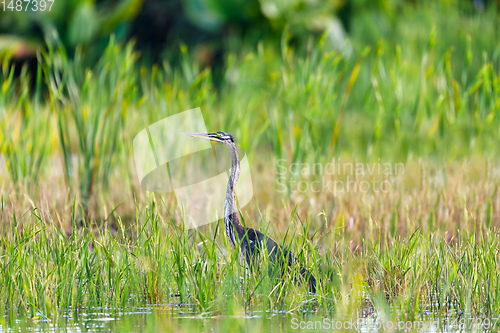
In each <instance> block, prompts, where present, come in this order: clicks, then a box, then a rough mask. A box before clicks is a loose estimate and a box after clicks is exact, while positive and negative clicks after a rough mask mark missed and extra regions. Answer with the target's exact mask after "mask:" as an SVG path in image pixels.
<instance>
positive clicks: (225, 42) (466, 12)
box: [0, 0, 500, 202]
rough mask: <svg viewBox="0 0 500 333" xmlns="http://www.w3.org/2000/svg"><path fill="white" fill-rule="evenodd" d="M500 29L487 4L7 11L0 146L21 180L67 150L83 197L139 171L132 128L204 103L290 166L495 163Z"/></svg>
mask: <svg viewBox="0 0 500 333" xmlns="http://www.w3.org/2000/svg"><path fill="white" fill-rule="evenodd" d="M31 3H32V2H30V4H31ZM9 4H10V3H9V2H8V1H7V4H6V6H7V9H8V7H9ZM499 31H500V24H499V2H498V1H486V0H471V1H469V0H461V1H458V0H440V1H416V0H414V1H410V0H377V1H369V0H353V1H340V0H330V1H313V0H308V1H306V0H292V1H284V0H260V1H257V0H237V1H233V0H223V1H214V0H183V1H175V0H171V1H159V0H149V1H142V0H114V1H109V0H108V1H104V0H103V1H83V0H82V1H77V0H74V1H62V0H56V1H55V2H54V3H53V5H52V8H51V10H50V11H47V10H46V11H30V10H28V11H21V12H16V11H11V10H6V11H0V57H1V59H2V71H1V72H0V82H2V89H1V90H0V130H1V131H0V134H1V139H2V146H1V149H2V153H3V154H4V156H5V161H6V167H7V169H8V171H9V178H10V180H12V181H13V183H22V184H27V183H30V182H31V183H35V184H37V183H38V181H39V180H40V179H41V177H42V178H43V177H45V176H47V172H48V171H47V170H49V168H47V160H50V156H52V155H59V154H61V155H62V156H63V171H64V178H65V182H66V184H67V185H68V186H69V187H70V188H72V189H78V191H77V192H78V193H79V194H80V199H81V200H82V201H83V202H87V201H89V200H90V198H91V196H92V195H91V194H92V192H93V191H95V189H96V186H101V187H103V188H107V187H108V184H109V179H110V175H111V174H112V173H113V172H114V171H116V170H122V171H123V172H125V173H127V174H128V175H129V176H130V179H133V178H134V176H133V174H132V173H131V171H129V169H131V168H129V166H130V164H131V163H132V162H131V160H132V159H131V156H133V154H132V151H131V145H130V144H128V143H131V142H132V140H133V137H134V136H135V134H136V133H138V132H139V131H140V130H141V129H143V128H144V127H145V126H147V125H148V124H151V123H153V122H155V121H158V120H160V119H163V118H165V117H167V116H169V115H172V114H175V113H178V112H181V111H184V110H188V109H191V108H194V107H201V109H202V111H203V113H204V118H205V121H206V123H207V126H208V128H210V129H213V130H225V131H227V132H231V133H233V134H234V135H235V137H236V138H237V139H238V143H239V144H240V145H241V146H242V147H243V148H244V149H246V150H247V151H249V154H250V155H252V154H257V153H258V154H261V155H262V152H264V154H265V153H266V152H267V153H270V154H272V155H273V156H274V157H275V158H277V159H280V158H286V159H288V160H289V161H291V162H295V161H318V162H323V161H329V160H331V159H332V158H334V157H338V158H344V157H347V158H355V159H360V160H368V161H377V159H379V158H382V159H384V160H385V161H402V162H407V161H411V160H415V159H418V158H420V157H425V158H427V159H430V160H433V161H438V162H448V161H452V160H456V159H464V158H469V157H471V156H476V155H477V156H486V157H495V156H498V154H499V153H500V149H499V145H498V144H497V143H498V141H499V140H500V134H499V132H500V117H499V116H498V111H499V109H500V97H499V95H500V74H499V68H500V43H499V42H498V41H499V38H498V37H499V36H498V34H499ZM262 156H264V155H262ZM75 158H76V159H77V160H76V161H75V160H74V159H75ZM89 166H92V167H89ZM75 170H77V171H76V172H75ZM123 172H122V174H123ZM131 192H132V193H133V192H134V190H132V191H131Z"/></svg>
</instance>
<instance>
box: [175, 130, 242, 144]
mask: <svg viewBox="0 0 500 333" xmlns="http://www.w3.org/2000/svg"><path fill="white" fill-rule="evenodd" d="M181 134H184V135H189V136H192V137H195V138H202V139H207V140H210V141H217V142H220V143H224V144H228V143H233V144H234V137H233V136H232V135H231V134H229V133H226V132H214V133H181Z"/></svg>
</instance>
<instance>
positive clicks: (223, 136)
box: [184, 132, 316, 292]
mask: <svg viewBox="0 0 500 333" xmlns="http://www.w3.org/2000/svg"><path fill="white" fill-rule="evenodd" d="M184 134H187V135H190V136H194V137H201V138H205V139H209V140H212V141H217V142H221V143H223V144H224V145H225V146H226V147H227V148H228V149H229V153H230V154H231V175H230V176H229V181H228V183H227V189H226V198H225V204H224V229H225V231H226V235H227V237H228V239H229V242H230V243H231V245H232V246H233V247H234V248H236V246H237V245H238V244H239V245H240V250H241V251H242V252H243V254H244V255H245V259H246V261H247V263H248V265H249V266H250V267H251V268H253V267H254V266H255V264H256V260H257V259H258V257H259V255H260V252H262V251H263V250H264V247H265V248H266V250H267V253H268V255H269V260H270V261H271V263H273V264H275V266H281V268H283V266H290V267H293V266H294V265H299V267H300V274H301V275H302V278H303V279H304V280H306V281H307V282H308V283H309V289H310V290H311V291H312V292H316V278H315V277H314V275H313V274H312V273H311V272H309V271H308V270H307V269H305V268H304V267H302V266H300V264H299V263H298V261H297V259H296V258H295V255H294V254H293V253H292V251H290V250H287V249H285V248H283V247H282V246H280V245H279V244H278V243H276V242H275V241H274V240H273V239H272V238H270V237H267V236H265V235H264V234H263V233H262V232H260V231H258V230H255V229H252V228H247V227H245V226H243V223H242V222H241V218H240V215H239V213H238V207H237V205H236V191H235V186H236V182H237V181H238V178H239V175H240V159H239V156H238V149H237V147H236V144H235V143H234V137H233V136H232V135H231V134H229V133H225V132H216V133H206V134H205V133H184Z"/></svg>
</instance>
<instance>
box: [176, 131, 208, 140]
mask: <svg viewBox="0 0 500 333" xmlns="http://www.w3.org/2000/svg"><path fill="white" fill-rule="evenodd" d="M181 134H184V135H188V136H192V137H194V138H203V139H209V140H211V138H210V136H209V135H208V133H188V132H181Z"/></svg>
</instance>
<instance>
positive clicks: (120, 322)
mask: <svg viewBox="0 0 500 333" xmlns="http://www.w3.org/2000/svg"><path fill="white" fill-rule="evenodd" d="M499 327H500V322H497V319H496V318H491V319H479V318H473V317H462V318H461V319H458V320H457V319H452V318H449V319H446V318H445V319H441V320H432V319H428V320H415V321H412V322H410V321H407V322H403V321H391V320H386V319H384V318H383V316H380V317H378V318H377V317H375V316H368V317H365V318H360V319H355V318H354V319H353V318H328V317H324V316H321V315H320V314H318V313H315V314H314V313H305V314H303V315H297V314H293V315H291V314H288V313H286V312H264V311H254V312H251V313H250V312H249V313H245V314H241V315H234V316H203V315H199V314H194V313H193V312H191V311H190V310H189V307H187V310H186V307H182V308H179V307H176V306H175V305H174V306H156V307H134V308H130V309H127V310H125V311H113V310H112V309H105V310H103V309H96V310H94V311H92V310H89V311H87V312H82V313H79V314H71V315H70V314H68V315H62V316H60V317H59V318H58V319H57V321H52V320H49V319H44V318H42V316H35V317H34V318H32V319H29V318H25V319H19V318H16V317H13V316H9V315H6V316H3V317H0V332H26V331H30V332H63V331H64V332H297V331H299V332H316V331H357V332H363V333H365V332H464V331H466V332H469V331H476V332H481V331H488V332H498V331H499Z"/></svg>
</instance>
